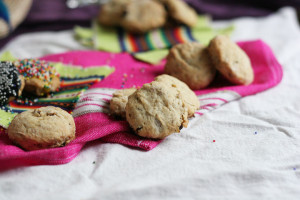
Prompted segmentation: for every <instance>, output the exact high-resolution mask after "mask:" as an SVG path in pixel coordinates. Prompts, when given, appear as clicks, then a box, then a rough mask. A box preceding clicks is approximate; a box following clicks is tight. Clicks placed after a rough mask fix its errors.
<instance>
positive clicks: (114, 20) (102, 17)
mask: <svg viewBox="0 0 300 200" xmlns="http://www.w3.org/2000/svg"><path fill="white" fill-rule="evenodd" d="M130 2H131V0H110V1H108V2H107V3H105V4H104V5H102V6H101V8H100V12H99V16H98V21H99V23H100V24H102V25H104V26H118V25H120V22H121V20H122V18H123V16H124V15H125V14H126V7H127V6H128V4H129V3H130Z"/></svg>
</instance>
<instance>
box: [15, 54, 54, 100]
mask: <svg viewBox="0 0 300 200" xmlns="http://www.w3.org/2000/svg"><path fill="white" fill-rule="evenodd" d="M14 64H15V66H16V68H17V69H18V71H19V73H20V74H21V75H22V76H24V79H25V87H24V91H25V92H28V93H30V94H33V95H36V96H46V95H48V94H49V93H51V92H55V91H57V90H58V89H59V87H60V78H59V74H58V72H57V71H56V69H55V68H54V67H53V66H52V65H51V64H50V63H48V62H46V61H43V60H39V59H24V60H18V61H15V62H14Z"/></svg>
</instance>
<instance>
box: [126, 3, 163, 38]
mask: <svg viewBox="0 0 300 200" xmlns="http://www.w3.org/2000/svg"><path fill="white" fill-rule="evenodd" d="M165 22H166V11H165V9H164V7H163V6H162V5H161V4H160V3H157V2H155V1H151V0H139V1H134V2H133V3H131V4H129V5H128V6H127V10H126V14H125V16H124V18H123V20H122V22H121V26H122V27H123V28H124V29H125V30H127V31H129V32H132V33H145V32H147V31H150V30H151V29H155V28H158V27H161V26H163V25H164V24H165Z"/></svg>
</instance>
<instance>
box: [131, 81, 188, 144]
mask: <svg viewBox="0 0 300 200" xmlns="http://www.w3.org/2000/svg"><path fill="white" fill-rule="evenodd" d="M187 116H188V112H187V108H186V106H185V104H184V102H183V99H182V96H181V93H180V92H179V91H178V90H177V89H176V88H174V87H169V86H166V85H165V84H164V83H162V82H158V81H153V82H151V83H147V84H144V85H143V87H142V88H140V89H138V90H137V91H136V92H134V93H133V94H132V95H130V96H129V97H128V103H127V105H126V119H127V121H128V123H129V124H130V126H131V127H132V129H133V130H134V131H135V133H136V134H138V135H140V136H142V137H147V138H155V139H163V138H165V137H167V136H168V135H170V134H172V133H176V132H177V133H178V132H180V129H181V128H182V127H187V124H188V119H187Z"/></svg>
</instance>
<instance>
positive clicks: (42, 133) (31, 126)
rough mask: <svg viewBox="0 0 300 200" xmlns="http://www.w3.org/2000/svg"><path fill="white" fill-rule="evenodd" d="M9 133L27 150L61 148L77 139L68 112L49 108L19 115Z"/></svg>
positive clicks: (10, 126)
mask: <svg viewBox="0 0 300 200" xmlns="http://www.w3.org/2000/svg"><path fill="white" fill-rule="evenodd" d="M7 132H8V137H9V139H11V140H12V141H13V142H14V143H15V144H17V145H19V146H21V147H22V148H23V149H25V150H37V149H44V148H52V147H61V146H65V145H66V144H68V143H69V142H71V141H72V140H73V139H75V123H74V119H73V117H72V116H71V115H70V114H69V113H67V112H66V111H64V110H62V109H60V108H57V107H53V106H48V107H42V108H38V109H34V110H29V111H25V112H22V113H20V114H18V115H17V116H16V117H15V118H14V119H13V121H12V122H11V124H10V125H9V127H8V130H7Z"/></svg>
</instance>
